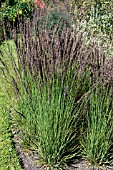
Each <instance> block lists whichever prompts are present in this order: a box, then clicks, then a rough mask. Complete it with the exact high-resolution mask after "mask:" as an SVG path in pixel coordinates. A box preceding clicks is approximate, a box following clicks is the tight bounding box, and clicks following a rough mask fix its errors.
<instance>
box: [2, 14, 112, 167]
mask: <svg viewBox="0 0 113 170" xmlns="http://www.w3.org/2000/svg"><path fill="white" fill-rule="evenodd" d="M43 16H44V13H43V11H36V13H34V15H33V18H32V20H27V21H25V22H23V21H22V22H21V20H20V22H19V23H18V25H17V26H16V27H13V30H12V37H13V41H14V44H13V47H14V49H15V53H14V52H12V49H13V48H12V47H11V45H9V44H8V43H7V41H6V44H7V46H8V49H9V54H10V57H9V59H11V60H10V61H11V64H12V70H13V71H12V70H11V72H10V70H9V69H7V67H8V63H7V62H6V61H5V60H4V57H3V56H4V54H7V53H5V52H6V51H5V49H4V50H2V49H1V58H0V60H1V63H2V65H3V66H2V68H1V69H2V70H3V73H4V77H5V78H6V79H7V78H8V75H9V77H10V78H8V80H9V81H10V84H12V85H13V87H14V89H15V92H16V97H17V98H16V101H17V107H16V109H15V112H13V113H12V116H13V118H14V119H15V122H16V124H17V125H18V128H19V129H20V131H21V133H22V137H21V139H22V140H23V141H24V143H25V144H26V145H27V146H28V147H29V148H31V149H33V150H35V151H36V152H37V156H38V157H39V158H40V161H41V162H42V163H43V164H45V165H47V166H48V167H49V168H50V169H52V168H53V169H55V168H57V169H60V168H62V169H63V168H66V167H67V162H68V161H69V160H70V159H71V158H73V157H77V156H78V155H79V154H80V151H81V144H80V140H79V139H80V132H81V124H83V123H84V120H85V119H84V117H85V116H84V115H87V114H86V108H87V104H86V105H85V101H86V98H87V97H88V96H89V94H90V93H91V90H92V89H94V88H95V87H96V85H97V84H98V83H99V82H102V83H103V84H104V85H105V86H106V84H107V83H109V82H106V81H105V78H104V75H105V69H104V68H106V69H108V68H107V66H106V63H107V62H106V56H105V55H104V54H102V53H101V52H100V50H99V49H98V48H97V45H96V43H94V44H93V46H92V45H90V43H89V44H86V43H85V44H84V39H83V37H82V33H80V34H77V33H76V30H73V29H72V28H69V29H67V27H66V24H65V22H64V25H63V28H62V30H61V29H60V28H61V27H60V23H61V20H62V19H60V20H59V22H58V23H57V25H56V26H55V28H54V31H53V32H52V34H51V29H50V27H49V28H48V26H47V27H45V26H44V27H42V29H41V31H40V29H39V25H40V20H41V19H42V18H43ZM59 29H60V32H59ZM4 63H5V64H4ZM105 66H106V67H105ZM4 69H5V70H6V71H5V72H4ZM12 73H13V75H12ZM109 75H110V74H109ZM83 106H85V109H83V108H84V107H83ZM89 110H90V108H88V111H89ZM85 118H86V117H85ZM86 122H87V121H86ZM86 124H87V123H86ZM85 132H86V130H85Z"/></svg>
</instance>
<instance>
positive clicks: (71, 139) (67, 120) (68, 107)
mask: <svg viewBox="0 0 113 170" xmlns="http://www.w3.org/2000/svg"><path fill="white" fill-rule="evenodd" d="M28 81H29V82H31V81H32V78H31V79H30V74H29V75H28ZM39 81H40V79H39V80H38V82H39ZM68 81H70V80H68V79H67V80H66V82H65V84H67V86H68V84H69V82H68ZM65 84H62V81H61V78H57V79H56V81H54V79H53V80H52V81H51V80H50V82H47V83H46V84H45V85H44V84H43V83H41V81H40V84H39V87H38V88H37V85H35V84H33V81H32V85H31V93H30V94H27V93H26V94H25V95H24V97H23V99H22V101H21V102H20V105H19V108H18V113H20V114H19V119H18V123H19V127H20V129H21V130H22V132H23V134H24V140H25V142H28V145H31V146H32V147H33V145H34V148H35V150H36V151H37V152H38V154H39V156H40V161H42V162H43V163H44V164H47V165H48V166H49V167H50V168H57V169H60V168H61V167H63V168H64V167H65V166H66V162H67V161H68V160H69V159H70V158H72V157H74V156H75V155H78V153H77V152H78V149H79V147H78V142H77V141H78V137H77V134H78V130H79V129H78V127H77V126H78V122H79V118H80V115H79V111H78V108H77V109H76V108H74V107H75V106H74V100H72V98H71V93H72V89H69V91H68V94H66V89H65V88H66V87H65ZM66 95H67V96H66ZM73 108H74V111H73ZM16 119H17V118H16Z"/></svg>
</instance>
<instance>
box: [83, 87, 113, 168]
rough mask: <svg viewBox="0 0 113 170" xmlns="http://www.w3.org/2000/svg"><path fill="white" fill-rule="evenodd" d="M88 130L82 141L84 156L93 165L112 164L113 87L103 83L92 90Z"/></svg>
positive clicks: (87, 114)
mask: <svg viewBox="0 0 113 170" xmlns="http://www.w3.org/2000/svg"><path fill="white" fill-rule="evenodd" d="M86 112H87V113H86V126H85V127H86V130H85V131H84V132H83V138H82V141H81V144H82V147H83V152H82V155H83V157H84V158H85V159H86V160H88V161H89V162H90V163H91V164H93V165H95V164H96V165H102V164H110V161H111V160H112V159H113V150H112V147H113V143H112V139H113V135H112V132H113V96H112V87H106V88H105V87H103V86H102V84H100V85H99V86H97V87H96V88H95V89H94V90H92V92H91V94H90V96H89V97H88V100H87V111H86Z"/></svg>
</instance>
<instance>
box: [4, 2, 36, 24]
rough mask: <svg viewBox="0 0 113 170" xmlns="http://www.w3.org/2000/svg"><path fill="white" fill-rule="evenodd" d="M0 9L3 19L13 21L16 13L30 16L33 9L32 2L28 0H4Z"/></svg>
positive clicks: (16, 15) (16, 16)
mask: <svg viewBox="0 0 113 170" xmlns="http://www.w3.org/2000/svg"><path fill="white" fill-rule="evenodd" d="M1 10H2V14H3V17H4V19H6V20H9V21H15V20H16V19H17V18H18V15H21V16H23V17H30V15H31V12H32V10H33V3H32V2H31V1H29V0H14V1H6V2H5V4H4V5H3V6H2V9H1Z"/></svg>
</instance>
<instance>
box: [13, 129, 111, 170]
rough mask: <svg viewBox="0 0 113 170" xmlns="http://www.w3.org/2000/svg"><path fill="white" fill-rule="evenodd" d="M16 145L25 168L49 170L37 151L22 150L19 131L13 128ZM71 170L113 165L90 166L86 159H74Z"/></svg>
mask: <svg viewBox="0 0 113 170" xmlns="http://www.w3.org/2000/svg"><path fill="white" fill-rule="evenodd" d="M12 134H13V137H14V138H13V141H14V147H15V149H16V152H17V154H18V156H19V157H20V164H21V166H22V169H23V170H48V167H46V166H45V167H44V166H42V165H39V164H38V161H39V159H38V157H37V153H36V152H35V151H30V152H29V153H28V152H25V151H23V150H22V147H21V142H20V137H19V133H18V131H15V130H12ZM69 170H113V166H106V167H101V168H98V167H96V166H90V165H89V164H88V163H87V162H85V161H84V160H80V161H77V160H76V161H74V162H73V163H72V164H71V165H70V166H69Z"/></svg>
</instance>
